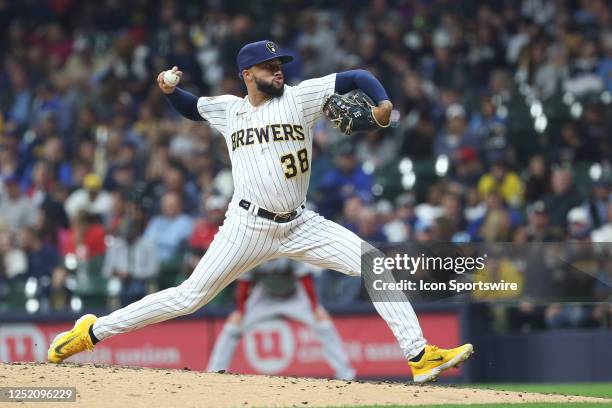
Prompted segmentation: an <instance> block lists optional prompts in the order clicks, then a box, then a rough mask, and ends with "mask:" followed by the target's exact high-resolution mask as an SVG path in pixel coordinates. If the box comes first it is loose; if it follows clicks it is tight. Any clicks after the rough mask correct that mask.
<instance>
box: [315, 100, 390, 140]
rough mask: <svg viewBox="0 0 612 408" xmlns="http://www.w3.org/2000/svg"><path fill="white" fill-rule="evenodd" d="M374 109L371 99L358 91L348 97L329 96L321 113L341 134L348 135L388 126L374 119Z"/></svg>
mask: <svg viewBox="0 0 612 408" xmlns="http://www.w3.org/2000/svg"><path fill="white" fill-rule="evenodd" d="M374 107H375V105H374V102H373V101H372V99H370V97H369V96H368V95H366V94H365V92H363V91H361V90H358V91H356V92H355V93H353V94H352V95H350V96H348V95H339V94H333V95H331V96H329V97H328V98H327V100H326V101H325V103H324V104H323V113H324V114H325V116H327V117H328V118H329V120H331V121H332V123H333V124H334V126H335V127H336V128H338V129H340V131H341V132H342V133H344V134H345V135H350V134H351V133H352V132H361V131H367V130H374V129H380V128H386V127H388V126H389V124H386V125H381V124H380V123H378V121H377V120H376V117H374V112H373V109H374Z"/></svg>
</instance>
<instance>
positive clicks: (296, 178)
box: [198, 74, 336, 212]
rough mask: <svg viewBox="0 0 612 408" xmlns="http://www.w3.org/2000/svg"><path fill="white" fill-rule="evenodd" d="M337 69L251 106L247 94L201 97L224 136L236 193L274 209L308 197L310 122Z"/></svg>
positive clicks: (209, 118) (201, 104) (203, 108)
mask: <svg viewBox="0 0 612 408" xmlns="http://www.w3.org/2000/svg"><path fill="white" fill-rule="evenodd" d="M335 84H336V74H330V75H327V76H324V77H321V78H313V79H309V80H306V81H303V82H301V83H299V84H298V85H296V86H289V85H285V89H284V92H283V95H282V96H281V97H277V98H271V99H269V100H267V101H266V102H264V103H263V104H261V105H259V106H257V107H253V106H252V105H251V103H250V102H249V100H248V97H245V98H238V97H236V96H233V95H222V96H217V97H201V98H200V99H199V100H198V112H199V113H200V115H201V116H202V117H203V118H204V119H206V120H207V121H208V122H209V123H210V124H211V125H212V126H213V127H214V128H216V129H217V130H218V131H219V132H220V133H221V134H222V135H223V137H224V138H225V141H226V143H227V147H228V151H229V154H230V158H231V161H232V176H233V179H234V197H235V198H238V199H245V200H248V201H250V202H252V203H254V204H257V205H258V206H260V207H263V208H265V209H267V210H270V211H274V212H288V211H292V210H294V209H296V208H297V207H299V206H300V205H301V204H302V203H303V202H304V201H305V200H306V192H307V191H308V183H309V180H310V161H311V156H312V128H313V126H314V123H315V121H316V119H317V117H318V116H319V115H320V113H321V108H322V106H323V102H324V101H325V99H326V98H327V97H328V96H330V95H332V94H333V93H334V88H335Z"/></svg>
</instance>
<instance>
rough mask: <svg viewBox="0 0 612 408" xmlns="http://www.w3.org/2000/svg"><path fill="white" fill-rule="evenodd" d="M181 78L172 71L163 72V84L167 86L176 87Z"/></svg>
mask: <svg viewBox="0 0 612 408" xmlns="http://www.w3.org/2000/svg"><path fill="white" fill-rule="evenodd" d="M180 80H181V78H180V77H179V76H178V75H177V74H175V73H174V72H173V71H166V72H164V83H165V84H166V85H169V86H177V85H178V83H179V81H180Z"/></svg>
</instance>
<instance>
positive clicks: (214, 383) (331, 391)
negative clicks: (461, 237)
mask: <svg viewBox="0 0 612 408" xmlns="http://www.w3.org/2000/svg"><path fill="white" fill-rule="evenodd" d="M0 386H2V387H6V386H11V387H20V386H21V387H25V386H28V387H76V390H77V402H76V403H70V404H68V403H65V404H64V405H63V406H68V405H70V406H71V407H72V406H77V407H78V406H83V407H88V408H97V407H129V408H137V407H143V408H144V407H146V408H149V407H180V408H189V407H215V408H222V407H246V406H249V407H253V406H254V407H292V406H299V407H313V406H314V407H320V406H326V407H329V406H355V405H373V404H377V405H387V404H402V405H421V404H450V403H455V404H476V403H495V402H509V403H522V402H606V400H603V399H599V398H586V397H570V396H567V397H566V396H560V395H545V394H530V393H518V392H506V391H491V390H478V389H469V388H455V387H450V386H416V385H406V384H398V383H374V382H355V381H353V382H347V381H336V380H322V379H312V378H292V377H268V376H258V375H233V374H211V373H201V372H193V371H188V370H159V369H148V368H131V367H113V366H100V365H81V364H72V363H67V364H61V365H53V364H45V363H10V364H0ZM607 402H610V401H607ZM0 405H2V403H0ZM59 405H60V404H59V403H50V402H47V403H45V406H59ZM18 406H33V407H40V404H39V403H21V404H19V405H18Z"/></svg>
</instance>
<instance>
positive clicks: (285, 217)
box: [272, 213, 291, 222]
mask: <svg viewBox="0 0 612 408" xmlns="http://www.w3.org/2000/svg"><path fill="white" fill-rule="evenodd" d="M276 217H278V218H280V219H282V220H283V221H285V222H286V221H287V220H289V218H291V213H274V218H273V220H272V221H274V222H279V221H276Z"/></svg>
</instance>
